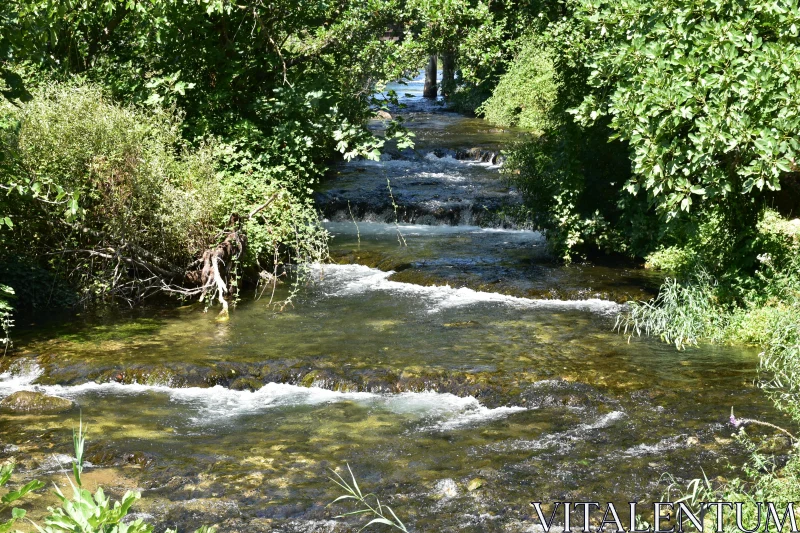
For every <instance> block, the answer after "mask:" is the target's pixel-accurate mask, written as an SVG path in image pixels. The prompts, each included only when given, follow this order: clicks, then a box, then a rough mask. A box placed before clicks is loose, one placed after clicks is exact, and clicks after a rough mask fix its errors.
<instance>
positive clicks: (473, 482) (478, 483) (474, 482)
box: [467, 477, 483, 492]
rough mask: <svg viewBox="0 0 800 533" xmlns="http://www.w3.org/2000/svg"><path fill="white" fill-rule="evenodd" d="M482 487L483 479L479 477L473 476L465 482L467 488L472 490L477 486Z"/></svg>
mask: <svg viewBox="0 0 800 533" xmlns="http://www.w3.org/2000/svg"><path fill="white" fill-rule="evenodd" d="M481 487H483V480H482V479H481V478H479V477H476V478H473V479H471V480H470V481H469V483H467V490H468V491H469V492H472V491H473V490H478V489H479V488H481Z"/></svg>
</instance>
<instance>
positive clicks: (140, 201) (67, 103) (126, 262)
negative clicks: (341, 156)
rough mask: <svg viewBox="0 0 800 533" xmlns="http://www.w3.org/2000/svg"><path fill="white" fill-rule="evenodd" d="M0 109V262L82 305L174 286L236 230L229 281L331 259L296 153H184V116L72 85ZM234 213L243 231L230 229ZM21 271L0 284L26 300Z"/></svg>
mask: <svg viewBox="0 0 800 533" xmlns="http://www.w3.org/2000/svg"><path fill="white" fill-rule="evenodd" d="M0 106H2V107H0V114H1V115H2V117H4V120H3V121H0V122H3V123H4V124H6V127H4V128H2V129H0V134H1V135H2V136H3V141H4V142H3V148H2V159H0V187H1V188H2V189H4V190H5V191H6V194H5V195H3V196H2V197H0V220H2V221H3V222H4V225H5V226H6V227H4V228H3V229H2V231H0V242H2V244H3V247H2V250H3V251H2V252H0V253H2V254H3V255H4V256H5V257H4V260H5V261H6V262H7V261H8V260H9V258H11V257H14V258H15V260H18V262H20V264H25V265H27V266H29V267H30V268H33V269H34V270H36V269H37V268H44V269H45V270H46V271H48V272H49V273H50V274H51V275H53V276H55V277H56V278H57V279H58V280H59V282H60V283H64V282H67V283H69V284H70V285H72V286H74V287H76V288H77V289H78V290H79V296H80V299H81V301H83V302H84V303H88V302H91V301H105V300H109V299H112V298H117V297H121V298H124V299H125V300H127V301H129V302H133V301H135V300H138V299H140V298H144V297H146V296H149V295H151V294H154V293H157V292H159V291H162V290H169V291H175V290H177V289H176V287H178V288H180V286H181V285H182V284H183V283H184V282H185V280H186V279H189V278H187V277H186V276H187V275H188V274H187V273H190V272H191V271H192V270H193V269H194V270H197V266H196V265H197V263H196V262H195V260H196V259H197V258H198V257H199V256H200V255H201V254H202V253H203V252H204V251H205V250H209V249H210V248H212V247H216V246H217V245H218V244H219V243H221V242H222V241H223V239H225V238H226V237H227V236H229V235H231V234H233V232H236V235H237V237H236V239H237V242H239V241H241V242H240V246H239V250H244V251H246V253H245V254H243V255H242V254H240V253H238V254H235V257H234V258H233V260H231V261H228V260H226V263H230V264H226V265H225V269H226V271H227V274H228V276H229V277H227V278H226V280H227V281H226V283H228V284H230V285H233V286H236V285H237V284H239V283H240V279H241V278H242V274H243V273H249V274H251V275H252V276H253V278H254V279H258V273H259V272H260V271H263V270H272V271H273V273H275V274H277V273H278V272H277V270H278V265H280V264H282V263H284V262H287V261H288V262H306V261H315V260H319V259H321V258H322V257H324V256H325V254H326V250H327V248H326V246H327V234H326V233H325V232H324V231H323V230H322V229H321V228H320V227H319V225H318V220H317V215H316V212H315V210H314V208H313V205H312V204H311V203H310V200H309V195H308V191H307V189H306V187H307V185H306V184H307V183H308V180H309V177H308V175H306V174H302V175H298V172H318V168H317V167H315V166H314V165H313V164H311V163H310V161H306V162H305V163H304V162H303V159H302V157H301V155H302V154H300V153H297V154H288V155H285V156H281V155H280V152H279V151H275V152H274V153H269V154H263V153H262V154H259V153H255V152H253V151H252V150H251V149H250V148H248V147H249V146H252V143H250V144H248V143H247V142H243V141H235V142H228V143H223V142H221V141H220V140H217V139H215V138H207V139H205V140H200V141H198V142H196V143H194V144H190V143H188V142H187V141H186V140H184V139H183V137H182V135H181V126H182V123H181V116H180V114H179V113H177V112H174V111H169V110H165V109H159V108H154V109H149V108H148V109H145V108H141V107H135V106H130V105H129V106H125V105H120V104H118V103H115V102H113V101H112V100H111V99H110V98H109V97H108V96H107V95H106V93H105V92H104V91H103V90H101V89H99V88H98V87H96V86H94V85H92V84H90V83H87V82H83V81H79V80H78V81H74V80H73V81H70V82H66V83H64V82H61V83H56V82H48V83H45V84H43V86H41V87H40V88H38V89H36V90H33V99H32V100H31V101H30V102H28V103H25V104H22V105H21V106H20V107H16V106H13V105H11V104H10V103H8V102H3V103H2V104H0ZM242 138H246V136H242ZM309 142H310V141H309ZM304 150H305V151H306V152H307V151H308V147H306V148H305V149H304ZM304 165H305V166H304ZM308 168H310V170H307V169H308ZM299 169H303V170H299ZM234 213H238V218H239V221H240V224H241V227H238V226H237V224H234V226H230V225H229V221H230V220H233V219H232V218H231V217H232V215H233V214H234ZM193 265H194V266H193ZM27 266H26V268H27ZM30 268H29V269H30ZM18 270H19V269H17V270H14V271H12V272H8V273H6V274H9V275H8V276H3V277H1V278H0V281H3V282H5V283H7V284H9V285H12V286H15V285H16V286H17V287H16V288H17V289H18V290H17V293H18V294H19V295H20V296H22V297H25V298H26V299H27V297H28V296H29V294H33V293H35V292H36V291H31V290H27V289H28V288H30V287H26V286H25V285H26V281H25V280H26V279H27V278H25V277H24V276H22V277H21V276H17V275H15V272H17V271H18ZM198 278H199V275H198ZM262 278H263V276H262ZM56 285H57V284H56ZM194 292H197V291H194V290H193V291H190V292H186V291H182V290H178V293H179V294H184V295H185V294H194ZM229 292H233V293H235V292H236V291H235V287H234V288H233V289H232V290H230V291H229ZM31 299H33V298H31ZM22 304H23V305H28V307H34V306H35V305H36V304H35V302H27V301H26V302H22Z"/></svg>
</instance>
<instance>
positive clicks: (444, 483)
mask: <svg viewBox="0 0 800 533" xmlns="http://www.w3.org/2000/svg"><path fill="white" fill-rule="evenodd" d="M433 494H434V496H437V497H439V498H441V499H449V498H455V497H456V496H458V485H456V482H455V481H453V480H452V479H450V478H447V479H441V480H439V481H437V482H436V486H434V487H433Z"/></svg>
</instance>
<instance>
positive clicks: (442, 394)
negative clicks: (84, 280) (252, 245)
mask: <svg viewBox="0 0 800 533" xmlns="http://www.w3.org/2000/svg"><path fill="white" fill-rule="evenodd" d="M411 89H412V91H411V92H413V89H414V88H413V87H412V88H411ZM406 102H407V103H409V104H410V105H409V108H408V109H406V110H405V111H403V112H404V113H405V114H406V117H407V123H408V124H409V126H410V127H411V128H412V130H413V131H415V132H416V134H417V140H418V144H417V148H416V150H415V151H405V152H394V153H391V154H390V155H387V156H384V160H383V161H381V162H366V161H354V162H351V163H347V164H342V165H340V166H339V167H337V169H336V170H335V172H334V174H335V175H334V176H332V178H331V179H330V180H329V181H328V182H326V183H325V184H324V185H323V186H322V187H321V188H320V190H319V192H318V200H319V203H320V208H321V210H322V212H323V213H324V215H325V216H326V217H327V218H328V221H327V222H326V225H327V227H328V229H329V231H330V232H331V234H332V241H331V255H332V257H333V259H334V263H333V264H327V265H316V266H314V267H313V269H312V274H311V276H310V278H311V282H310V283H309V285H308V286H307V287H306V288H304V290H303V291H302V292H301V293H300V294H299V296H298V297H297V298H296V299H295V300H294V302H293V305H291V306H288V307H286V308H284V309H282V310H281V309H279V308H277V307H276V306H274V305H271V304H270V303H269V302H268V301H267V298H266V297H264V298H262V299H260V300H253V301H248V302H245V303H243V304H242V305H240V306H239V307H238V308H237V309H236V310H235V312H233V313H232V314H231V318H230V320H229V321H228V322H217V321H215V320H214V317H213V315H211V314H204V313H202V312H201V309H199V308H197V307H196V306H194V307H187V308H181V309H177V310H171V311H148V312H146V313H143V314H142V315H143V316H141V315H140V316H129V317H126V318H116V319H110V318H109V319H106V320H98V319H96V320H86V321H83V322H81V323H74V322H73V323H71V324H64V325H61V326H49V327H47V328H39V329H37V330H36V331H34V332H29V333H27V334H24V335H23V337H22V338H21V339H20V341H19V343H18V344H19V346H20V348H21V349H20V354H19V355H16V356H14V357H7V358H5V359H3V360H2V362H1V363H0V372H2V374H0V397H2V396H6V395H8V394H11V393H13V392H16V391H20V390H39V391H42V392H45V393H47V394H49V395H54V396H60V397H64V398H68V399H71V400H74V401H75V402H76V404H77V405H78V406H79V408H80V413H81V414H80V416H82V419H83V422H84V423H88V425H89V428H90V432H89V446H88V451H87V459H88V461H89V463H90V466H89V468H88V469H87V472H88V473H87V475H86V476H87V479H88V482H89V483H90V484H92V483H94V484H97V483H102V484H103V485H104V487H106V488H107V489H108V490H109V492H111V493H112V494H116V495H119V494H120V493H121V492H124V491H125V490H126V489H138V490H141V491H142V493H143V500H142V501H141V502H140V503H139V504H138V505H137V509H138V510H139V511H140V513H142V514H144V515H146V516H148V517H149V518H150V519H151V520H152V521H154V522H156V523H157V524H158V525H159V526H164V527H165V526H167V525H169V526H178V527H179V528H180V529H181V530H186V529H188V528H190V527H193V526H194V527H196V526H198V525H200V524H202V523H208V524H211V523H213V524H218V525H219V526H220V528H221V529H222V530H224V531H273V530H274V531H345V530H349V529H350V528H351V527H352V526H353V524H354V523H355V522H353V521H351V522H347V521H334V520H333V519H332V518H333V516H334V515H335V514H337V513H338V512H343V511H346V510H348V509H347V508H346V507H345V506H339V505H337V506H336V507H334V508H327V507H326V506H327V504H328V503H329V502H331V501H332V500H333V499H334V498H335V497H337V496H338V495H340V491H338V490H337V487H336V486H335V485H333V484H332V483H331V482H329V481H328V480H327V476H328V474H329V469H336V470H338V471H340V472H343V469H346V465H348V464H349V465H350V466H351V467H352V469H353V471H354V472H355V473H356V475H357V477H358V479H359V482H360V484H361V486H362V488H364V489H366V490H368V491H371V492H375V493H377V494H379V495H380V496H381V498H382V500H383V501H384V502H385V503H389V504H390V505H391V506H392V507H393V508H394V509H395V510H396V511H397V513H398V515H400V516H401V517H403V518H404V519H405V521H406V523H407V524H408V525H410V527H411V528H412V529H413V530H416V531H526V530H532V528H533V525H534V524H535V523H537V521H536V520H535V519H534V517H533V516H532V515H534V511H533V507H532V506H531V505H530V502H531V501H545V502H548V501H555V500H571V501H587V500H589V501H603V502H605V501H613V502H616V503H618V504H619V506H624V505H625V502H628V501H633V500H641V501H652V500H653V499H655V498H657V497H658V496H660V495H661V494H662V493H663V491H664V490H665V488H666V486H667V484H668V482H667V481H665V480H664V479H663V478H662V475H663V474H665V473H669V474H672V475H674V476H676V477H677V478H678V479H683V480H685V479H689V478H694V477H699V476H701V475H702V474H703V472H705V474H706V475H707V476H709V477H710V478H713V477H715V476H729V475H731V470H730V469H729V467H728V465H729V464H732V465H734V466H736V465H739V464H741V462H742V452H741V450H739V449H738V448H737V447H736V446H735V445H734V444H733V443H732V441H731V438H730V437H731V428H730V427H729V426H726V420H727V417H728V415H729V413H730V408H731V407H732V406H733V407H734V408H735V409H736V411H737V413H739V414H741V415H742V416H749V417H761V418H764V419H766V420H772V421H778V420H779V418H778V415H777V414H776V413H774V412H773V410H772V408H771V406H770V403H769V402H768V401H767V400H766V399H765V398H764V397H763V396H762V395H761V394H760V392H759V390H758V389H757V388H756V387H755V386H754V385H753V382H754V379H755V377H756V365H757V354H756V352H755V351H754V350H745V349H734V348H720V347H702V348H699V349H690V350H687V351H685V352H678V351H676V350H674V348H672V347H670V346H667V345H664V344H661V343H659V342H657V341H656V340H653V339H643V338H633V339H630V341H629V340H628V339H627V338H626V337H625V336H623V335H619V334H617V333H614V331H613V325H614V321H615V316H616V314H617V313H618V312H620V310H621V309H622V307H621V304H620V302H623V301H625V300H627V299H631V298H643V297H647V296H648V295H650V294H652V293H653V291H654V290H655V288H657V286H658V284H659V282H660V278H659V277H658V276H654V275H652V274H649V273H647V272H645V271H643V270H641V269H637V268H635V267H634V266H631V265H621V266H620V265H616V266H610V265H596V264H579V265H573V266H569V267H565V266H560V265H558V264H557V263H555V262H554V261H552V259H551V258H550V257H549V256H548V254H547V250H546V247H545V243H544V240H543V238H542V236H541V235H540V234H538V233H536V232H533V231H528V230H525V229H519V228H517V227H516V226H515V225H514V223H513V217H510V216H508V215H507V213H510V212H511V211H513V208H514V206H516V205H518V204H519V201H520V200H519V198H518V196H517V195H516V194H515V192H514V191H513V190H512V189H510V188H509V187H508V186H507V184H506V183H505V182H504V181H503V180H502V179H501V177H500V175H499V173H498V165H499V162H500V161H499V160H500V159H501V158H499V157H498V156H497V153H498V149H499V148H500V147H502V146H504V145H505V144H506V143H508V142H510V141H513V139H514V138H515V137H516V136H517V135H519V133H518V132H514V131H496V130H492V129H490V128H489V127H488V126H487V125H486V124H484V123H483V122H481V121H479V120H477V119H470V118H465V117H461V116H458V115H454V114H448V113H445V112H443V111H441V109H439V108H438V107H437V106H435V105H431V104H425V103H423V102H422V101H421V99H419V98H418V97H416V96H411V97H409V98H407V99H406ZM374 126H375V127H376V129H377V128H380V124H379V123H376V124H374ZM387 179H388V180H389V183H388V184H387ZM390 187H391V194H390V191H389V188H390ZM395 206H397V207H396V208H395ZM287 291H288V289H286V288H279V289H278V293H277V294H276V298H281V297H285V296H287V294H288V293H287ZM0 417H2V418H0V421H1V422H0V441H1V443H2V444H0V458H12V457H13V458H15V459H16V460H17V462H18V463H19V465H20V469H19V476H20V478H25V479H27V478H30V477H38V478H40V479H47V480H51V479H52V480H55V481H57V482H59V483H62V484H63V482H64V476H63V474H62V473H61V471H62V470H63V467H64V465H65V464H67V463H68V455H67V454H69V452H70V446H71V428H72V426H73V425H75V423H76V421H77V419H78V417H79V413H78V410H77V407H76V408H75V409H73V410H72V411H69V412H66V413H60V414H50V415H45V414H20V413H14V412H10V411H3V412H0ZM37 498H38V499H35V500H34V501H33V505H34V506H36V505H38V507H41V505H40V504H42V503H43V502H45V503H46V502H52V497H50V496H48V495H41V496H37ZM34 514H35V513H34ZM534 516H535V515H534Z"/></svg>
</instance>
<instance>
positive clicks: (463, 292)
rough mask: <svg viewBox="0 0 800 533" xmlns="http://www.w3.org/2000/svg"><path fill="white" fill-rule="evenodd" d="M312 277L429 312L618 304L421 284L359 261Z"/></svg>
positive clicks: (343, 290) (329, 289)
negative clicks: (484, 306)
mask: <svg viewBox="0 0 800 533" xmlns="http://www.w3.org/2000/svg"><path fill="white" fill-rule="evenodd" d="M313 269H314V271H315V274H316V276H315V277H316V278H317V279H319V280H320V284H321V286H322V288H323V290H324V291H326V293H327V295H328V296H352V295H358V294H363V293H365V292H371V291H386V292H392V293H396V294H409V295H414V296H416V297H419V298H421V299H423V301H424V303H425V305H426V306H427V311H428V312H429V313H435V312H438V311H441V310H444V309H448V308H453V307H461V306H467V305H473V304H478V303H490V304H498V305H506V306H512V307H518V308H545V309H563V310H582V311H591V312H595V313H601V314H607V315H613V314H616V313H618V312H619V311H620V309H621V308H622V305H621V304H618V303H616V302H612V301H609V300H600V299H597V298H591V299H587V300H545V299H532V298H520V297H517V296H508V295H505V294H498V293H493V292H482V291H475V290H473V289H469V288H466V287H461V288H458V289H455V288H453V287H450V286H449V285H444V286H422V285H414V284H411V283H402V282H398V281H391V280H389V279H388V278H389V277H390V276H391V275H392V274H394V272H393V271H388V272H383V271H381V270H378V269H375V268H370V267H366V266H363V265H320V264H317V265H314V267H313Z"/></svg>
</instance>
